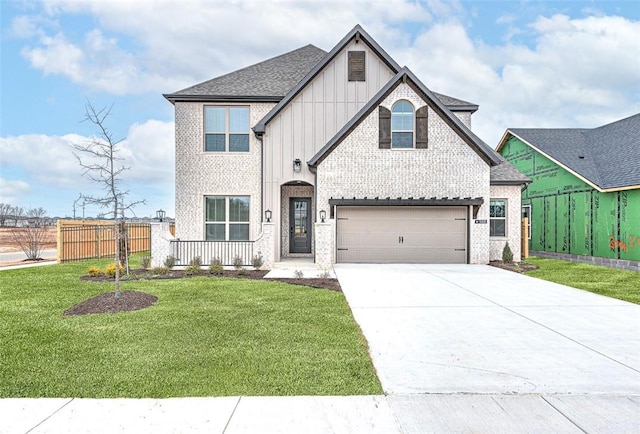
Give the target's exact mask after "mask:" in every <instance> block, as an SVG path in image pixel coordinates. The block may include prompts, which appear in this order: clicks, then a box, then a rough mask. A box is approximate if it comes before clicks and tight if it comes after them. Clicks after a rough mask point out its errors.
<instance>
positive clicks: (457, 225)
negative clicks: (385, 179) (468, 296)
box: [335, 206, 469, 264]
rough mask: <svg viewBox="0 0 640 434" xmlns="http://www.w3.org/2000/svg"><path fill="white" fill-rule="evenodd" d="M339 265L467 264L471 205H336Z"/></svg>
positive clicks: (337, 257) (337, 258)
mask: <svg viewBox="0 0 640 434" xmlns="http://www.w3.org/2000/svg"><path fill="white" fill-rule="evenodd" d="M335 212H336V217H337V227H336V232H337V233H336V239H337V243H336V246H337V252H336V260H337V262H347V263H348V262H351V263H434V264H438V263H439V264H453V263H455V264H465V263H467V261H468V259H467V248H468V247H467V246H468V214H469V207H468V206H337V207H336V210H335Z"/></svg>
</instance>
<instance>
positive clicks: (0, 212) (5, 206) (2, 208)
mask: <svg viewBox="0 0 640 434" xmlns="http://www.w3.org/2000/svg"><path fill="white" fill-rule="evenodd" d="M12 209H13V206H11V204H9V203H0V226H2V227H4V225H5V222H6V221H7V220H9V217H10V216H11V210H12Z"/></svg>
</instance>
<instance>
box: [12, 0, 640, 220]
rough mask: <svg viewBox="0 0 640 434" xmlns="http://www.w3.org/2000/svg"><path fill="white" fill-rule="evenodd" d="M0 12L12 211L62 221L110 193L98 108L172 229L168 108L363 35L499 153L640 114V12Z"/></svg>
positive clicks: (171, 0) (328, 8)
mask: <svg viewBox="0 0 640 434" xmlns="http://www.w3.org/2000/svg"><path fill="white" fill-rule="evenodd" d="M0 1H1V3H0V7H1V10H0V26H1V27H0V28H1V33H0V38H1V43H2V47H1V54H0V55H1V76H0V91H1V92H0V98H1V100H0V202H4V203H11V204H12V205H18V206H23V207H25V208H33V207H43V208H45V209H46V210H47V211H48V213H49V215H50V216H71V215H72V213H73V203H74V201H75V200H76V199H77V198H78V196H79V194H87V195H91V194H94V195H95V194H98V193H99V192H98V191H96V187H95V185H94V184H93V183H91V182H89V181H88V180H87V179H86V178H83V177H82V173H81V169H80V167H79V166H78V164H77V162H76V161H75V160H74V158H73V155H72V152H71V146H72V145H73V144H74V143H79V144H82V143H86V141H87V140H90V138H91V137H92V135H93V134H95V133H96V130H95V128H93V127H92V125H91V124H88V123H86V122H81V120H82V119H83V115H84V105H85V103H86V102H87V101H88V100H89V101H91V103H92V104H93V105H94V106H96V107H98V108H100V107H104V106H110V105H113V110H112V117H111V118H109V120H108V122H107V124H108V126H109V128H110V129H111V131H112V132H113V135H114V137H115V138H117V139H123V142H122V152H121V156H123V157H124V161H123V163H124V164H125V165H126V166H129V167H131V170H130V171H128V173H127V176H126V178H125V179H124V181H123V185H124V187H125V189H127V190H129V191H130V196H129V197H130V199H131V200H139V199H145V200H146V204H145V205H139V206H137V207H136V208H135V214H136V215H138V216H150V215H155V210H157V209H158V208H163V209H165V210H167V211H168V215H173V207H174V187H173V173H174V172H173V164H174V161H173V152H174V151H173V141H174V136H173V128H174V126H173V106H172V105H171V104H170V103H169V102H168V101H166V100H165V99H164V98H163V97H162V94H163V93H171V92H174V91H177V90H180V89H182V88H185V87H187V86H190V85H193V84H195V83H198V82H201V81H204V80H207V79H210V78H213V77H216V76H218V75H222V74H225V73H227V72H231V71H233V70H235V69H238V68H242V67H244V66H248V65H250V64H253V63H256V62H259V61H262V60H264V59H267V58H270V57H272V56H276V55H278V54H282V53H284V52H287V51H290V50H293V49H296V48H299V47H301V46H303V45H306V44H309V43H311V44H314V45H316V46H318V47H320V48H322V49H324V50H327V51H328V50H330V49H331V48H332V47H333V46H334V45H335V44H336V43H337V42H338V41H339V40H340V39H341V38H342V37H343V36H344V35H345V34H346V33H347V32H348V31H349V30H351V29H352V28H353V26H354V25H355V24H360V25H362V26H363V27H364V28H365V30H367V32H368V33H369V34H370V35H371V36H372V37H373V38H375V39H376V40H377V41H378V42H379V43H380V44H381V45H382V47H383V48H384V49H385V50H386V51H387V52H388V53H389V54H390V55H391V56H392V57H393V58H394V59H396V61H397V62H398V63H399V64H401V65H407V66H408V67H409V68H410V69H412V70H413V71H414V72H415V73H416V75H417V76H418V77H420V78H421V80H422V81H423V82H424V83H425V84H426V85H427V86H428V87H429V88H431V89H432V90H434V91H437V92H440V93H445V94H449V95H451V96H455V97H457V98H460V99H464V100H467V101H472V102H474V103H476V104H479V106H480V110H479V111H478V112H477V113H476V114H474V115H473V120H472V122H473V130H474V131H475V132H476V134H478V135H479V136H480V137H481V138H482V139H483V140H484V141H485V142H487V143H488V144H489V145H491V146H493V147H495V146H497V144H498V141H499V140H500V137H501V136H502V134H503V133H504V131H505V130H506V129H507V128H509V127H538V128H545V127H567V128H574V127H586V128H591V127H597V126H600V125H603V124H606V123H609V122H612V121H615V120H618V119H622V118H624V117H627V116H630V115H633V114H635V113H638V112H640V7H639V6H638V3H637V2H636V1H551V0H548V1H472V0H470V1H440V0H426V1H408V0H398V1H377V0H374V1H368V2H365V1H361V0H354V1H352V2H343V1H339V2H333V1H279V2H270V1H269V0H263V1H257V0H256V1H238V2H234V3H231V2H227V1H215V0H214V1H205V0H186V1H178V0H162V1H147V0H136V1H129V0H112V1H106V0H93V1H90V0H74V1H67V0H46V1H10V0H9V1H8V0H0ZM99 212H101V210H100V209H98V208H96V207H94V206H87V207H86V209H85V215H86V216H95V215H96V214H97V213H99ZM81 213H82V211H81V209H78V210H77V211H76V214H77V215H80V216H81Z"/></svg>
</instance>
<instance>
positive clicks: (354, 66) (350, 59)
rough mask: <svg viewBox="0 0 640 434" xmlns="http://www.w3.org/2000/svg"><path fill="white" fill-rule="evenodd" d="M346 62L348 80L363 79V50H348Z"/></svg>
mask: <svg viewBox="0 0 640 434" xmlns="http://www.w3.org/2000/svg"><path fill="white" fill-rule="evenodd" d="M347 63H348V64H349V66H348V67H349V81H365V52H364V51H349V53H348V56H347Z"/></svg>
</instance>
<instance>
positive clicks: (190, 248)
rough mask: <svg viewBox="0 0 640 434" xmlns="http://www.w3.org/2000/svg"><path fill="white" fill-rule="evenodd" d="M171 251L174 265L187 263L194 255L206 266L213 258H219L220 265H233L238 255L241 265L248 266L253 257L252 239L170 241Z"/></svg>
mask: <svg viewBox="0 0 640 434" xmlns="http://www.w3.org/2000/svg"><path fill="white" fill-rule="evenodd" d="M171 251H172V254H173V256H174V257H175V258H176V265H180V266H184V265H189V262H191V260H192V259H193V258H195V257H196V256H199V257H200V259H201V260H202V265H204V266H206V265H209V264H210V263H211V260H213V259H219V260H220V261H221V262H222V265H234V260H235V258H236V257H239V258H240V259H241V260H242V265H243V266H250V265H251V262H252V259H253V241H182V240H174V241H171Z"/></svg>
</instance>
